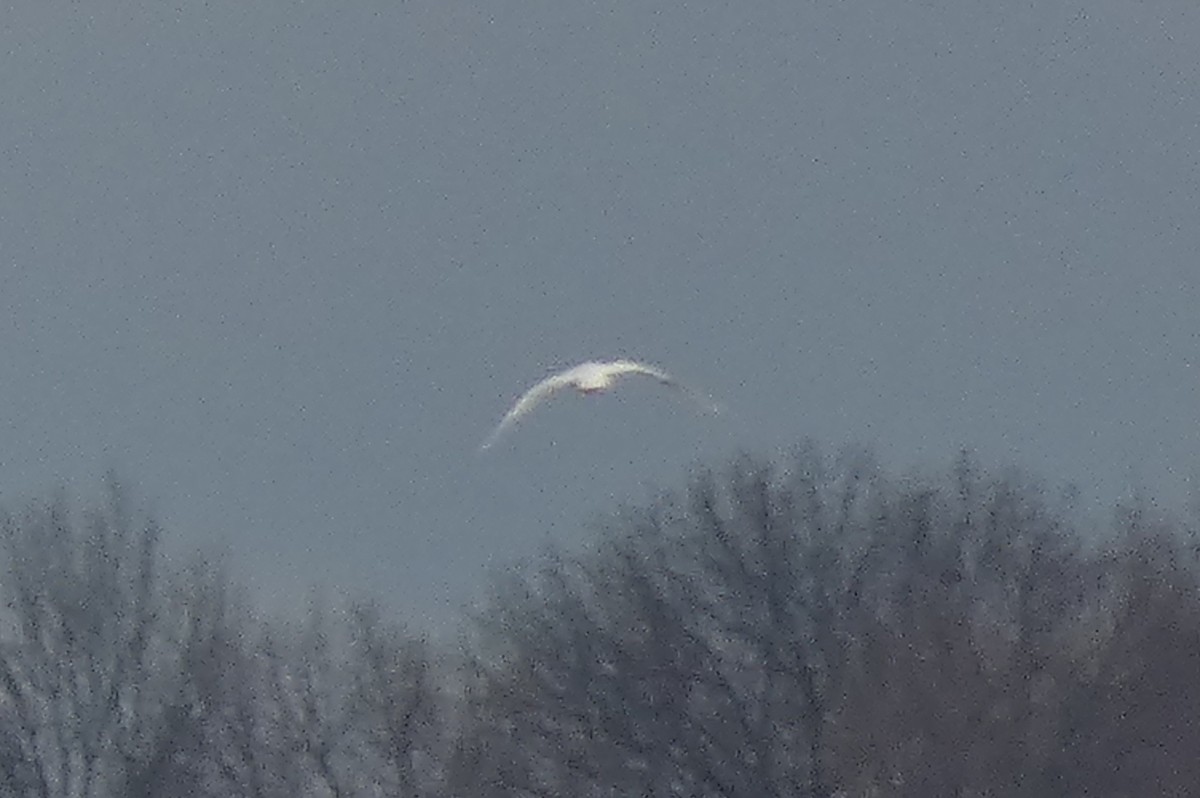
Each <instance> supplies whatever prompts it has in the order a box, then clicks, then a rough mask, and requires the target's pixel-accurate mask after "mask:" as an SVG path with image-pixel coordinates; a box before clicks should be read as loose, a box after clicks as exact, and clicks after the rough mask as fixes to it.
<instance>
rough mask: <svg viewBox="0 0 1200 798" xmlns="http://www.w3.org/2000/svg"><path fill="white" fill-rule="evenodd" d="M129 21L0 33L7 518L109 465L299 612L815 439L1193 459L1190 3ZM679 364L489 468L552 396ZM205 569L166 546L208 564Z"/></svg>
mask: <svg viewBox="0 0 1200 798" xmlns="http://www.w3.org/2000/svg"><path fill="white" fill-rule="evenodd" d="M1017 8H1018V7H1017V6H1014V5H1013V4H1003V3H992V2H982V1H976V0H967V1H966V2H964V1H963V0H953V2H951V0H945V1H941V0H938V1H935V2H922V3H897V2H891V1H890V0H864V2H854V3H824V2H822V3H809V2H796V1H795V0H785V1H782V0H781V1H777V2H760V3H743V2H726V3H719V2H713V3H698V4H697V3H687V4H685V3H644V2H624V3H608V2H550V1H549V0H543V1H542V2H499V3H497V2H474V3H465V2H447V0H436V2H403V3H402V2H394V1H393V0H387V1H386V2H385V1H384V0H379V1H378V2H350V3H293V2H264V3H246V2H243V1H242V0H215V1H214V2H207V3H181V4H175V3H161V2H120V3H117V2H108V3H104V2H101V3H51V2H21V3H15V4H8V5H7V7H6V8H5V9H4V11H3V14H2V15H0V76H2V78H0V502H3V503H5V504H8V505H10V506H11V505H12V504H13V503H19V502H20V501H23V500H25V499H26V498H28V497H30V496H32V495H38V494H44V493H45V492H46V491H48V490H50V489H51V488H53V487H54V486H55V485H56V484H60V483H66V484H68V485H70V486H72V487H73V488H74V489H75V490H77V491H79V492H81V493H84V494H88V493H94V492H95V491H96V489H97V486H98V484H99V480H100V477H101V476H102V474H103V471H104V470H105V469H106V468H109V467H115V468H116V469H117V470H118V471H119V472H120V473H121V474H122V475H123V476H125V477H126V478H127V479H128V480H129V481H130V482H132V483H133V485H134V486H135V490H136V491H137V493H138V495H139V496H140V497H141V498H142V499H144V500H145V501H146V502H148V503H149V504H150V506H151V507H152V508H153V509H154V511H155V512H156V514H157V515H158V516H159V517H160V518H161V519H162V520H163V521H164V523H165V524H166V525H167V526H168V527H170V528H171V529H172V530H174V531H175V532H176V533H177V535H178V537H179V538H180V539H182V540H183V541H184V542H186V543H187V544H188V546H191V545H205V546H207V545H210V544H219V545H227V546H228V547H229V548H230V549H231V550H232V552H233V553H234V555H235V560H236V562H237V564H238V570H239V572H240V573H241V574H242V575H243V576H244V578H245V579H247V580H248V581H250V582H252V583H253V584H254V585H255V586H256V587H257V588H258V589H259V590H260V592H261V594H262V595H264V596H265V597H267V598H268V599H269V600H271V601H273V602H275V603H276V604H277V605H283V606H286V605H288V604H289V603H291V602H295V601H300V600H302V599H303V598H304V596H305V594H306V591H307V588H308V587H309V586H310V585H312V584H318V583H319V584H322V585H324V586H325V587H326V588H328V589H330V590H333V591H350V592H359V591H366V592H369V593H372V594H376V595H379V596H381V597H382V598H383V599H384V600H385V601H387V602H389V603H390V604H391V605H392V606H394V607H395V608H396V609H397V611H399V612H401V613H403V614H404V616H405V617H407V618H409V619H410V620H412V621H413V622H414V623H417V624H432V625H438V624H446V623H447V622H448V619H450V618H452V617H453V611H454V608H455V607H457V606H458V605H459V604H460V603H461V602H462V601H464V600H466V599H467V598H469V597H470V596H472V595H473V591H474V590H475V588H476V586H477V585H478V583H479V581H480V579H481V577H482V574H483V573H484V572H485V570H486V569H487V568H502V567H503V566H504V564H506V563H510V562H512V561H513V560H515V559H516V558H519V557H522V556H526V555H529V554H531V553H533V552H535V551H536V550H537V548H538V547H539V545H541V544H542V543H544V542H547V541H558V542H564V543H570V542H574V541H578V540H580V539H582V538H583V537H584V536H585V535H587V534H589V533H588V532H587V530H586V529H585V528H584V527H585V525H586V524H587V523H588V522H589V519H593V518H595V517H597V516H598V515H600V514H603V513H605V512H608V511H611V510H613V509H615V508H616V506H617V505H618V504H620V503H622V502H632V503H640V502H642V501H644V500H645V499H646V498H647V497H648V496H649V495H650V494H651V493H652V491H653V490H655V489H657V488H668V489H669V488H676V487H681V486H683V485H684V484H685V482H686V479H687V477H688V473H689V471H692V470H694V468H695V467H696V464H698V463H709V464H720V463H721V462H722V461H724V460H725V459H727V458H728V457H729V456H730V454H731V453H732V452H734V451H736V450H739V449H745V450H750V451H755V452H761V453H764V454H773V453H776V452H779V451H781V450H782V449H785V448H786V447H788V446H789V445H791V444H793V443H795V442H796V441H798V440H800V439H801V438H803V437H806V436H812V437H814V438H815V439H817V440H818V441H819V442H821V443H823V444H825V445H826V446H827V447H829V448H830V449H836V448H837V447H838V446H840V445H842V444H844V443H847V442H859V443H864V444H871V445H874V446H875V447H876V448H877V450H878V452H879V454H880V456H881V457H882V459H883V460H884V461H885V462H886V463H889V464H892V465H894V466H895V467H897V468H909V467H923V468H932V469H936V468H940V467H943V466H944V465H946V464H948V463H949V462H950V460H951V459H952V457H953V455H954V452H955V450H956V449H958V448H959V447H962V446H968V447H972V448H976V449H977V450H978V452H979V455H980V458H981V459H982V460H983V461H984V462H985V463H988V464H992V465H1005V464H1016V465H1020V466H1023V467H1025V468H1028V469H1030V470H1032V471H1033V472H1035V473H1037V474H1040V475H1042V476H1044V477H1046V478H1047V479H1049V480H1051V481H1052V482H1060V481H1065V480H1073V481H1075V482H1077V483H1079V485H1080V487H1081V488H1082V489H1083V493H1084V495H1085V496H1086V497H1089V499H1090V500H1093V501H1097V502H1100V503H1101V504H1104V503H1108V502H1110V501H1111V500H1112V499H1114V498H1116V497H1118V496H1120V495H1125V494H1127V493H1128V490H1129V489H1130V488H1131V487H1142V488H1144V489H1147V490H1150V491H1151V492H1154V493H1157V494H1159V495H1160V496H1162V497H1164V498H1165V499H1168V500H1170V501H1178V502H1181V501H1182V500H1183V499H1184V498H1185V497H1186V496H1187V495H1188V490H1189V488H1188V482H1187V480H1188V477H1189V475H1194V474H1196V473H1198V470H1200V223H1198V220H1200V91H1198V90H1197V87H1198V86H1200V7H1198V6H1197V5H1196V3H1195V2H1194V0H1160V1H1159V2H1155V3H1141V4H1133V3H1127V2H1123V1H1118V0H1101V1H1100V2H1089V3H1078V2H1075V3H1059V2H1048V3H1037V4H1026V5H1023V6H1020V7H1019V13H1018V12H1014V11H1013V9H1017ZM615 355H629V356H637V357H641V358H645V359H648V360H649V361H651V362H654V363H657V364H659V365H661V366H663V367H666V368H668V369H669V370H671V371H673V372H675V373H676V374H677V375H678V376H679V377H681V378H682V379H684V380H687V381H690V382H691V383H693V384H695V385H696V386H698V387H700V388H702V389H704V390H705V391H708V392H711V393H712V394H713V395H714V396H715V397H716V398H717V399H719V400H720V401H721V402H722V403H723V404H725V405H726V406H727V407H728V408H729V411H730V412H729V413H728V414H727V415H726V416H724V417H721V418H719V419H713V418H707V417H704V416H702V415H698V414H696V413H695V412H693V410H692V409H691V408H690V407H688V406H687V405H685V404H682V403H680V402H678V401H676V400H675V399H673V398H672V397H671V396H670V395H669V394H664V393H661V392H658V391H655V390H653V387H652V386H651V385H633V384H630V385H629V386H628V390H627V391H622V392H620V393H617V394H612V395H604V396H600V397H591V398H587V399H582V398H579V397H577V396H574V395H570V396H562V397H560V398H559V399H557V400H556V401H554V402H553V403H551V404H549V405H547V406H546V407H545V408H543V409H542V410H541V411H540V412H539V413H538V414H535V415H533V416H531V417H530V418H529V419H528V420H527V422H526V423H525V424H523V425H522V426H521V427H520V428H519V429H518V430H517V431H516V433H514V434H513V435H511V436H510V437H508V438H506V439H505V440H504V441H502V443H501V444H499V445H498V446H496V447H495V448H494V449H492V450H490V451H489V452H488V453H487V454H486V456H484V457H477V456H476V447H477V446H478V445H479V443H480V442H481V441H482V440H483V438H484V437H485V436H486V434H487V432H488V431H489V429H490V428H491V427H492V425H494V424H495V423H496V421H497V420H498V419H499V417H500V415H502V414H503V412H504V411H505V409H506V408H507V406H508V404H509V403H510V402H511V401H512V400H513V399H514V398H515V396H516V395H518V394H519V393H520V392H521V391H522V390H524V389H525V388H526V387H528V385H529V384H530V383H531V382H533V381H535V380H537V379H539V378H541V377H542V376H544V375H545V374H546V373H547V371H548V370H549V369H552V368H555V367H559V366H563V365H570V364H573V363H575V362H577V361H580V360H583V359H586V358H591V357H608V356H615ZM186 548H187V547H184V548H181V549H179V550H180V551H183V550H186Z"/></svg>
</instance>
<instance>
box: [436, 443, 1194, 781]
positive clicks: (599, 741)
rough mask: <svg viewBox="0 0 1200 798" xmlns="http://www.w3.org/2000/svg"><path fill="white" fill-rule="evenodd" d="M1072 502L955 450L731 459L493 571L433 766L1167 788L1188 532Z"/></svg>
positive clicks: (1189, 566) (710, 777)
mask: <svg viewBox="0 0 1200 798" xmlns="http://www.w3.org/2000/svg"><path fill="white" fill-rule="evenodd" d="M1143 515H1144V514H1143ZM1077 524H1078V516H1077V515H1076V514H1075V513H1074V510H1073V499H1072V493H1071V492H1070V491H1069V490H1068V491H1065V492H1062V493H1061V494H1052V493H1051V492H1050V491H1048V490H1047V489H1046V488H1045V487H1044V486H1043V485H1041V484H1039V483H1037V482H1034V481H1030V480H1027V479H1024V478H1022V477H1021V476H1020V475H1018V474H1015V473H1001V474H997V475H988V474H985V473H984V472H983V471H982V470H981V469H980V468H979V467H978V466H977V465H976V464H975V463H974V462H973V461H972V460H971V459H970V458H969V457H967V456H965V455H964V456H962V457H960V459H959V460H958V462H957V463H956V465H955V467H954V469H953V471H952V473H951V475H950V477H949V479H944V480H941V481H939V480H922V479H913V478H905V479H896V478H889V477H886V476H885V475H884V474H883V473H882V471H881V469H879V467H878V466H877V465H876V464H875V463H874V461H873V460H872V459H871V458H870V457H868V456H866V455H863V454H855V453H850V454H847V455H845V456H843V457H842V458H841V460H840V461H837V462H830V461H829V460H827V459H825V458H823V457H821V456H820V455H819V454H818V453H817V452H816V451H815V449H814V448H812V447H807V448H802V449H801V450H800V451H798V452H797V454H796V456H795V457H794V458H793V459H792V461H790V462H789V463H787V464H786V465H785V467H782V468H778V467H770V466H767V465H765V464H762V463H758V462H755V461H753V460H750V459H747V458H743V459H741V460H739V461H737V462H735V463H734V464H733V466H732V467H731V469H730V470H729V471H728V472H727V473H726V474H724V475H723V476H721V477H717V476H714V475H712V474H705V475H702V476H700V477H698V478H697V479H696V480H695V481H694V482H693V485H692V488H691V490H690V493H689V497H688V499H687V501H686V502H684V503H679V502H676V501H674V500H672V499H670V498H669V497H668V498H667V499H665V500H663V501H661V502H659V503H657V504H655V505H653V506H651V507H649V508H646V509H644V510H639V511H628V512H626V513H624V514H623V515H621V516H619V518H618V519H617V521H616V522H614V528H613V529H612V530H610V532H609V534H607V535H606V536H604V537H603V538H602V540H601V541H600V542H599V543H597V545H596V546H595V547H594V548H593V549H592V551H590V552H587V553H581V554H576V555H567V554H564V553H562V552H557V553H554V554H553V555H552V556H549V557H546V558H543V559H542V560H541V562H540V564H539V565H538V566H537V567H535V568H533V569H531V570H530V571H529V572H527V573H526V574H524V575H520V576H516V577H514V578H512V579H510V581H509V583H508V584H507V585H506V586H504V587H503V588H502V589H501V591H500V594H499V598H498V599H497V600H496V601H495V602H494V603H493V606H492V607H491V609H490V611H489V612H487V613H485V614H484V615H483V617H482V619H481V622H480V628H481V632H482V639H483V641H484V642H483V643H482V644H479V645H477V647H476V652H477V653H476V669H475V679H474V681H473V682H472V687H471V690H469V691H468V703H469V713H470V723H468V725H467V728H466V730H465V731H464V733H463V734H462V736H461V737H460V738H459V740H458V743H457V749H456V753H455V756H454V758H453V759H452V762H454V763H456V764H454V765H453V769H454V772H453V773H452V774H451V775H452V777H453V778H457V779H460V782H459V783H460V784H461V785H462V787H461V788H460V790H461V791H462V792H471V793H472V794H479V795H528V796H540V795H547V796H548V795H560V794H568V793H569V794H574V795H585V796H593V795H594V796H601V795H603V796H608V795H627V794H639V795H652V796H658V795H698V796H709V795H711V796H731V797H732V796H757V795H781V796H784V795H792V796H830V795H837V796H843V797H845V798H849V796H869V795H898V796H924V795H961V796H967V795H975V796H983V795H989V796H1003V795H1011V796H1026V795H1033V796H1057V795H1065V794H1088V795H1101V796H1104V795H1111V796H1114V798H1115V796H1119V795H1131V794H1156V795H1157V794H1164V795H1184V794H1187V792H1188V790H1189V789H1191V788H1192V787H1191V786H1189V785H1194V784H1196V783H1197V781H1198V780H1200V773H1197V772H1196V770H1195V768H1192V767H1190V762H1191V761H1192V759H1194V758H1189V755H1188V754H1187V753H1186V751H1188V750H1192V748H1194V746H1195V745H1196V743H1197V742H1198V741H1200V740H1198V735H1197V734H1196V732H1195V731H1194V723H1193V721H1192V719H1193V718H1194V717H1195V714H1196V711H1197V710H1198V709H1200V687H1197V686H1195V679H1194V678H1192V677H1190V676H1188V675H1187V674H1194V673H1195V672H1196V666H1197V665H1198V664H1200V590H1198V587H1197V573H1198V570H1200V569H1198V568H1197V564H1196V562H1197V561H1196V556H1195V555H1196V550H1197V549H1196V546H1194V545H1193V544H1192V543H1190V542H1189V541H1188V540H1187V539H1186V538H1183V537H1181V536H1180V535H1179V534H1178V529H1177V528H1175V527H1170V528H1168V526H1169V525H1165V526H1164V525H1161V524H1160V525H1159V526H1157V527H1155V526H1153V525H1150V524H1148V523H1147V522H1146V521H1145V520H1144V518H1143V517H1142V516H1139V515H1136V514H1135V515H1134V516H1128V515H1127V516H1126V518H1125V521H1124V526H1123V531H1122V533H1121V535H1119V536H1118V542H1119V545H1114V546H1113V547H1110V548H1109V549H1107V550H1105V549H1098V548H1097V547H1096V546H1093V545H1089V544H1088V542H1087V541H1088V539H1089V537H1091V538H1096V537H1097V536H1098V534H1099V530H1096V529H1082V530H1081V529H1080V528H1078V526H1077ZM1189 746H1191V747H1192V748H1189ZM463 769H469V772H470V774H471V775H472V776H474V777H475V781H473V782H472V781H471V780H470V779H467V780H466V781H461V780H462V779H463V778H464V776H463V773H462V770H463Z"/></svg>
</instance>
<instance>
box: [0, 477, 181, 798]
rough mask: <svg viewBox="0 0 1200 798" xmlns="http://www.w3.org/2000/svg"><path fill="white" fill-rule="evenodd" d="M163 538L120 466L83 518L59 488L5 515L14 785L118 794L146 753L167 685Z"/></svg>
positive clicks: (0, 676)
mask: <svg viewBox="0 0 1200 798" xmlns="http://www.w3.org/2000/svg"><path fill="white" fill-rule="evenodd" d="M159 538H160V531H159V528H158V526H157V525H156V524H155V523H154V522H153V521H150V520H145V519H139V518H136V517H135V515H134V514H133V512H132V510H131V508H130V504H129V501H128V498H127V496H126V494H125V492H124V490H123V489H122V488H121V487H120V485H119V484H118V483H117V481H116V480H115V479H113V478H110V480H109V483H108V490H107V496H106V502H105V503H104V504H103V505H102V506H100V507H99V508H97V509H95V510H92V511H89V512H87V513H84V514H83V517H82V518H76V517H73V516H72V514H71V512H70V510H69V507H68V503H67V501H66V500H65V498H64V497H63V496H61V495H60V496H58V497H56V498H55V499H53V500H51V501H49V502H46V503H41V504H36V505H34V506H33V507H31V508H30V509H29V510H27V511H26V512H25V513H24V514H22V515H20V516H11V515H10V516H6V517H5V518H4V520H3V523H2V525H0V560H2V567H3V572H2V574H3V575H2V576H0V592H2V593H3V596H4V601H5V607H6V617H5V621H6V626H7V628H6V629H5V631H4V634H3V636H2V637H0V646H2V648H0V717H2V718H3V720H2V721H0V722H2V724H3V729H4V733H5V738H6V739H5V746H4V747H5V748H6V749H7V750H8V751H10V752H19V756H20V759H21V760H22V762H23V763H24V766H23V767H19V768H15V769H12V770H8V771H5V773H4V774H2V775H0V778H4V779H6V781H5V782H4V788H5V789H7V790H8V792H9V793H10V794H13V795H31V796H32V795H37V796H72V797H73V796H93V795H107V794H112V792H113V791H114V790H120V789H121V788H122V786H123V781H124V779H125V776H126V769H127V768H128V766H129V765H130V763H138V762H141V761H143V760H144V759H145V758H146V757H147V756H148V754H149V750H150V742H151V741H150V740H148V739H147V737H146V735H145V731H146V728H147V727H146V724H145V723H144V721H145V720H146V719H147V718H149V717H151V716H153V715H154V714H155V712H156V706H155V703H154V701H155V698H156V695H157V692H158V691H159V690H160V689H161V686H162V685H161V684H160V682H161V679H160V675H159V674H158V672H157V671H156V669H155V667H154V661H155V657H156V656H158V654H159V653H160V651H161V649H162V644H163V640H162V638H161V632H162V629H161V627H160V626H159V624H158V619H159V612H160V611H161V609H162V605H161V603H160V601H159V594H158V580H159V575H158V571H157V565H158V563H157V552H158V546H159Z"/></svg>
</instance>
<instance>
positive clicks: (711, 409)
mask: <svg viewBox="0 0 1200 798" xmlns="http://www.w3.org/2000/svg"><path fill="white" fill-rule="evenodd" d="M612 365H613V367H614V368H619V369H620V370H621V372H623V373H625V374H645V375H646V376H647V377H653V378H654V379H656V380H658V381H659V382H661V383H662V384H663V385H667V386H669V387H671V388H674V389H675V390H677V391H679V392H680V393H683V394H686V395H687V396H689V397H690V398H691V399H692V400H693V401H695V402H696V403H698V404H699V405H700V406H701V407H702V408H704V411H705V412H706V413H720V412H721V406H720V405H719V404H717V403H716V402H714V401H713V400H712V398H711V397H709V396H706V395H705V394H703V393H700V392H699V391H697V390H696V389H694V388H691V387H689V386H687V385H684V384H683V383H682V382H680V381H679V380H677V379H675V378H674V377H672V376H671V375H670V374H668V373H667V372H665V371H663V370H662V369H658V368H655V367H654V366H648V365H646V364H645V363H639V362H637V361H636V360H617V361H614V362H613V364H612Z"/></svg>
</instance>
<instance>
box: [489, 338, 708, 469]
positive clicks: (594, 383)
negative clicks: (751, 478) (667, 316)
mask: <svg viewBox="0 0 1200 798" xmlns="http://www.w3.org/2000/svg"><path fill="white" fill-rule="evenodd" d="M630 374H645V375H646V376H647V377H653V378H654V379H656V380H658V381H659V382H661V383H662V384H663V385H668V386H670V387H672V388H674V389H676V390H678V391H682V392H683V393H685V394H687V395H688V396H690V397H691V398H692V399H694V400H695V401H697V402H699V403H700V404H701V405H702V406H703V407H704V409H705V411H707V412H709V413H717V412H719V411H720V409H721V408H720V407H719V406H718V405H716V404H714V403H713V402H712V401H710V400H709V399H708V398H707V397H705V396H703V395H702V394H699V393H697V392H695V391H693V390H692V389H690V388H688V387H687V386H685V385H683V384H681V383H680V382H678V381H677V380H676V379H675V378H674V377H672V376H671V375H670V374H667V373H666V372H665V371H661V370H659V369H656V368H654V367H653V366H647V365H646V364H645V363H638V362H636V361H633V360H612V361H609V362H600V361H596V360H589V361H588V362H587V363H580V364H579V365H578V366H575V367H573V368H569V369H567V370H566V371H560V372H559V373H558V374H552V375H550V376H549V377H547V378H546V379H544V380H542V381H541V382H539V383H538V384H537V385H535V386H533V387H532V388H530V389H529V390H528V391H526V392H525V394H524V395H523V396H522V397H521V398H520V399H518V400H517V403H516V404H514V405H513V406H512V409H511V410H509V411H508V413H506V414H505V416H504V418H502V419H500V423H499V424H498V425H497V426H496V429H494V430H493V431H492V434H491V435H489V436H488V438H487V440H486V441H484V442H483V445H482V446H480V447H479V450H480V451H483V450H485V449H488V448H491V446H492V444H494V443H495V442H496V441H498V440H500V436H501V435H503V434H504V433H505V431H507V430H508V429H509V428H510V427H512V426H513V425H514V424H516V423H517V422H518V421H520V420H521V418H522V417H524V416H525V415H526V414H528V413H529V411H530V410H533V408H534V407H536V406H537V405H539V404H541V403H542V401H543V400H545V399H548V398H550V397H551V396H553V395H554V394H556V393H558V392H559V391H561V390H562V389H563V388H574V389H575V390H577V391H579V392H580V393H582V394H593V393H601V392H603V391H607V390H608V389H610V388H612V387H613V385H614V384H615V383H616V382H617V380H618V379H620V378H621V377H625V376H628V375H630Z"/></svg>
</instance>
